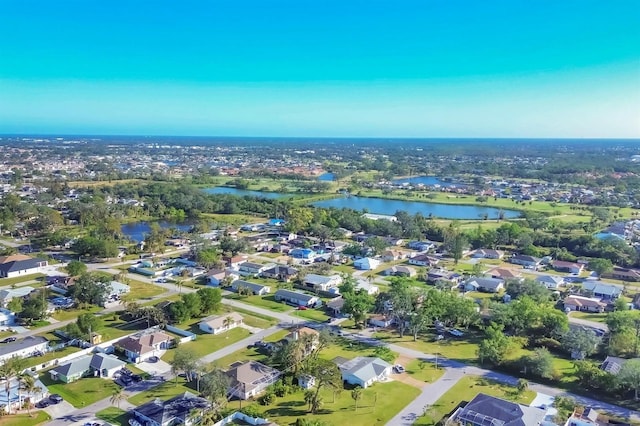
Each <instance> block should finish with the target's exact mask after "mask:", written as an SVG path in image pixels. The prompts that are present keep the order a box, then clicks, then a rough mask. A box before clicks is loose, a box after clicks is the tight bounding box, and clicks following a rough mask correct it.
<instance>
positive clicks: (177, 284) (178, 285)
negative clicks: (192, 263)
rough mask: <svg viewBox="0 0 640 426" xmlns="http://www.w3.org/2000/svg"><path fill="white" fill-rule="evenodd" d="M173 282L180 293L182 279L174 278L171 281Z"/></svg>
mask: <svg viewBox="0 0 640 426" xmlns="http://www.w3.org/2000/svg"><path fill="white" fill-rule="evenodd" d="M173 281H174V282H175V284H176V287H177V288H178V292H179V293H182V285H183V282H182V278H181V277H176V278H174V279H173Z"/></svg>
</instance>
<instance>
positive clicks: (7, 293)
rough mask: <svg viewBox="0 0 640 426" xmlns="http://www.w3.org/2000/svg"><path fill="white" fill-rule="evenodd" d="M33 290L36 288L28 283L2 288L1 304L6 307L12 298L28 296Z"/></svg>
mask: <svg viewBox="0 0 640 426" xmlns="http://www.w3.org/2000/svg"><path fill="white" fill-rule="evenodd" d="M33 291H35V288H33V287H31V286H28V285H25V286H23V287H16V288H5V289H3V290H0V306H3V307H6V306H7V304H8V303H9V302H10V301H11V300H12V299H14V298H16V297H26V296H28V295H29V294H31V293H32V292H33Z"/></svg>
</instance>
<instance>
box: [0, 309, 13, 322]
mask: <svg viewBox="0 0 640 426" xmlns="http://www.w3.org/2000/svg"><path fill="white" fill-rule="evenodd" d="M15 322H16V314H15V313H14V312H11V311H10V310H9V309H5V308H0V326H11V325H13V324H15Z"/></svg>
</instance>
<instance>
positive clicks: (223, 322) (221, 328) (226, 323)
mask: <svg viewBox="0 0 640 426" xmlns="http://www.w3.org/2000/svg"><path fill="white" fill-rule="evenodd" d="M243 320H244V318H243V316H242V315H240V314H239V313H237V312H230V313H228V314H225V315H218V316H214V317H209V318H205V319H203V320H202V321H200V322H199V323H198V327H200V330H202V331H204V332H205V333H211V334H219V333H223V332H225V331H227V330H231V329H232V328H236V327H239V326H241V325H242V323H243Z"/></svg>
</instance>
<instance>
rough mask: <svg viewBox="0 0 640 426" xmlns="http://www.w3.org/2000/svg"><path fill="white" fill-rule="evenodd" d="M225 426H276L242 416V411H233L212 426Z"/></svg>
mask: <svg viewBox="0 0 640 426" xmlns="http://www.w3.org/2000/svg"><path fill="white" fill-rule="evenodd" d="M298 385H300V383H298ZM300 386H302V385H300ZM227 425H252V426H278V425H277V424H276V423H273V422H272V421H270V420H269V419H263V418H260V417H251V416H249V415H248V414H244V413H243V412H242V411H234V412H233V413H231V414H229V415H228V416H227V417H225V418H223V419H222V420H220V421H218V422H217V423H214V424H213V426H227Z"/></svg>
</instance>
